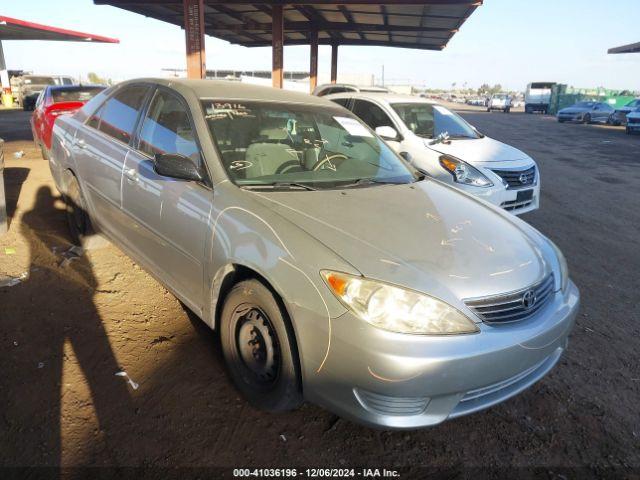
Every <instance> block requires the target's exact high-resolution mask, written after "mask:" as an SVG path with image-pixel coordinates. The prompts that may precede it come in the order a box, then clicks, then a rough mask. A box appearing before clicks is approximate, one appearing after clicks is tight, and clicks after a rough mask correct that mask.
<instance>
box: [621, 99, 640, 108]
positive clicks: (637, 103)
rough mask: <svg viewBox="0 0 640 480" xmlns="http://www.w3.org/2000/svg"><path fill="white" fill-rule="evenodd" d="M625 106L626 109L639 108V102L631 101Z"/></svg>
mask: <svg viewBox="0 0 640 480" xmlns="http://www.w3.org/2000/svg"><path fill="white" fill-rule="evenodd" d="M625 106H627V107H640V100H631V101H630V102H629V103H627V104H626V105H625Z"/></svg>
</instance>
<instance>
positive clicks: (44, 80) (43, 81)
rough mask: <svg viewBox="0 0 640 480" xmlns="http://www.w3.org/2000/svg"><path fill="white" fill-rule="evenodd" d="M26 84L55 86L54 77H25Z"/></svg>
mask: <svg viewBox="0 0 640 480" xmlns="http://www.w3.org/2000/svg"><path fill="white" fill-rule="evenodd" d="M24 83H25V84H27V85H29V84H31V85H54V84H55V83H56V82H55V80H54V79H53V77H24Z"/></svg>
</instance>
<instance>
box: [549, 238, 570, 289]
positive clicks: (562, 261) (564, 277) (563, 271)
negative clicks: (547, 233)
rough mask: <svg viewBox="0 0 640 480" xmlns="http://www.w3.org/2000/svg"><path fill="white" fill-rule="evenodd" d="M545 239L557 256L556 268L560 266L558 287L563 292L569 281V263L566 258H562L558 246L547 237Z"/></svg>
mask: <svg viewBox="0 0 640 480" xmlns="http://www.w3.org/2000/svg"><path fill="white" fill-rule="evenodd" d="M547 241H548V242H549V244H551V247H553V251H554V252H555V253H556V257H557V258H558V268H560V289H561V290H562V291H563V292H564V291H565V290H566V289H567V285H568V283H569V265H568V264H567V259H566V258H564V255H563V254H562V252H561V251H560V249H559V248H558V246H557V245H556V244H555V243H553V242H552V241H551V240H549V239H547Z"/></svg>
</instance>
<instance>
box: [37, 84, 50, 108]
mask: <svg viewBox="0 0 640 480" xmlns="http://www.w3.org/2000/svg"><path fill="white" fill-rule="evenodd" d="M46 92H47V89H46V88H45V89H44V90H42V91H41V92H40V95H38V99H37V100H36V108H37V107H39V106H40V105H42V100H43V99H44V97H45V95H46Z"/></svg>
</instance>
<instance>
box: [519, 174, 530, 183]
mask: <svg viewBox="0 0 640 480" xmlns="http://www.w3.org/2000/svg"><path fill="white" fill-rule="evenodd" d="M518 180H520V183H521V184H522V185H524V184H525V183H527V181H528V178H527V175H526V174H524V173H521V174H520V176H519V177H518Z"/></svg>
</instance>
